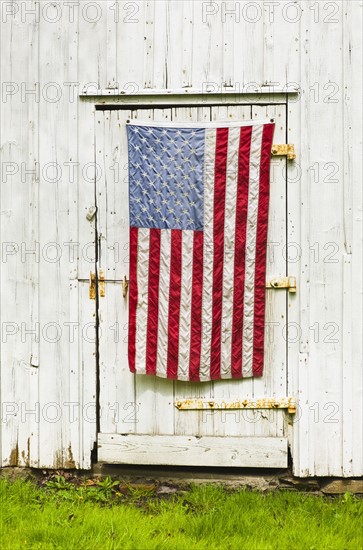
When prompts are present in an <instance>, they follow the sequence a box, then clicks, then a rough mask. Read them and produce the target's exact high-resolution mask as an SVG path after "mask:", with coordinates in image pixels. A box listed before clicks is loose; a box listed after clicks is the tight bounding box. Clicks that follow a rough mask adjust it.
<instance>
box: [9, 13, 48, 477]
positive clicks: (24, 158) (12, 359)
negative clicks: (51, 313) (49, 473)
mask: <svg viewBox="0 0 363 550" xmlns="http://www.w3.org/2000/svg"><path fill="white" fill-rule="evenodd" d="M34 4H35V2H31V3H30V4H29V6H28V7H29V8H33V7H34ZM38 30H39V26H38V24H34V25H33V24H32V23H30V22H29V21H26V22H23V21H22V17H21V14H20V10H18V11H16V10H14V14H13V15H11V16H8V17H7V20H6V22H4V21H3V22H2V25H1V47H0V50H1V79H2V82H3V83H4V86H5V89H6V90H8V91H9V88H10V90H12V92H11V94H12V95H6V94H3V96H2V102H1V107H0V108H1V143H0V151H1V163H2V167H3V175H2V185H1V189H0V194H1V197H0V200H1V210H0V212H1V214H0V222H1V229H0V231H1V243H2V247H3V255H2V258H1V262H0V264H1V266H0V269H1V312H0V315H1V328H2V339H1V340H2V341H1V390H0V391H1V394H0V399H1V403H2V411H3V419H2V420H3V422H2V426H1V455H2V456H1V464H2V465H3V466H17V465H21V466H37V465H38V425H39V408H37V402H38V368H37V365H38V359H39V352H38V342H37V335H36V331H37V328H36V327H37V325H34V324H33V323H36V322H37V320H38V288H39V287H38V265H37V260H38V261H39V255H37V252H36V244H35V241H37V240H38V239H37V227H38V224H37V222H38V207H39V204H38V183H39V182H38V178H37V173H36V171H35V168H36V166H35V163H36V162H37V161H38V160H39V157H38V139H37V137H38V115H37V113H38V108H39V105H35V101H36V100H35V97H34V94H26V91H27V90H28V91H30V90H32V91H34V90H35V86H34V83H35V81H36V80H37V76H38V67H39V58H38V36H39V34H38ZM15 36H16V40H15ZM19 44H22V45H23V48H20V49H19ZM31 70H32V71H33V72H32V73H30V71H31ZM38 91H39V88H38ZM5 167H11V168H9V172H8V173H7V171H6V168H5ZM25 170H29V172H28V173H26V172H25ZM11 173H12V174H13V175H11ZM4 174H5V176H4ZM31 201H34V202H33V203H31ZM4 246H5V254H4ZM30 250H32V251H33V252H30ZM30 331H33V333H32V332H30ZM32 353H33V354H34V365H35V366H33V365H32ZM32 429H33V430H34V431H33V435H32Z"/></svg>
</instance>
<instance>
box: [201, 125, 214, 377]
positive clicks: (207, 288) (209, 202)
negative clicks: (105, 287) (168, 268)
mask: <svg viewBox="0 0 363 550" xmlns="http://www.w3.org/2000/svg"><path fill="white" fill-rule="evenodd" d="M215 154H216V131H215V130H206V132H205V166H204V239H203V299H202V318H203V323H202V343H201V345H202V351H201V362H200V380H201V381H203V382H204V381H207V380H210V353H211V347H210V343H211V331H212V289H213V248H214V247H213V204H214V166H215Z"/></svg>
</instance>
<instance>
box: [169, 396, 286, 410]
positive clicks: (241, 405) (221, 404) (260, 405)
mask: <svg viewBox="0 0 363 550" xmlns="http://www.w3.org/2000/svg"><path fill="white" fill-rule="evenodd" d="M174 405H175V407H176V408H177V409H178V411H218V410H243V409H287V412H288V413H289V414H295V413H296V400H295V398H294V397H281V398H276V397H262V398H261V399H238V398H236V399H229V400H227V401H225V400H224V399H183V400H181V399H180V400H178V401H176V402H175V403H174Z"/></svg>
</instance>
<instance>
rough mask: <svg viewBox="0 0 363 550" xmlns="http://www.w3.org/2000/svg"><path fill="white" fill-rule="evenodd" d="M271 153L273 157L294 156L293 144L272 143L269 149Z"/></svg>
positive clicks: (292, 158) (290, 157)
mask: <svg viewBox="0 0 363 550" xmlns="http://www.w3.org/2000/svg"><path fill="white" fill-rule="evenodd" d="M271 155H273V156H274V157H280V156H286V157H287V158H288V160H294V159H295V158H296V154H295V145H294V144H293V143H283V144H282V145H278V144H274V145H273V146H272V149H271Z"/></svg>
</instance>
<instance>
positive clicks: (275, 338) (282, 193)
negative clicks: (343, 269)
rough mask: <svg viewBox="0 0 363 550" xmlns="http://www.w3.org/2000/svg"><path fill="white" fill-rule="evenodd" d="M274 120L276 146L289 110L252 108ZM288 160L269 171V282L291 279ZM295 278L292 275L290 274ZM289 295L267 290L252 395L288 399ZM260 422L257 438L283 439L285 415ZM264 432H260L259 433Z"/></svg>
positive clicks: (281, 140)
mask: <svg viewBox="0 0 363 550" xmlns="http://www.w3.org/2000/svg"><path fill="white" fill-rule="evenodd" d="M271 118H273V119H274V120H275V134H274V142H275V143H285V140H286V107H285V106H281V105H278V106H266V107H261V106H257V105H253V107H252V119H253V120H255V119H271ZM286 163H287V160H286V157H277V158H272V159H271V171H270V206H269V220H268V236H267V242H268V249H267V263H266V280H267V281H268V280H270V279H272V278H274V277H276V276H277V277H278V276H284V275H290V274H289V273H287V271H286V268H287V266H286V258H285V257H284V247H285V244H286V217H287V213H286ZM291 275H293V273H291ZM287 323H288V320H287V292H286V291H282V292H276V291H274V290H268V289H267V290H266V313H265V327H266V329H265V361H264V372H263V376H262V377H261V378H255V379H254V380H253V395H254V396H255V397H256V396H261V395H265V396H269V395H270V396H278V395H284V396H287V388H286V383H287V356H286V338H285V332H286V326H287ZM261 417H262V418H261V421H260V422H256V424H255V427H256V428H255V429H256V432H255V434H256V435H283V433H284V426H283V419H284V416H283V413H282V412H281V411H268V413H266V414H265V413H261ZM260 430H261V431H260Z"/></svg>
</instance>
